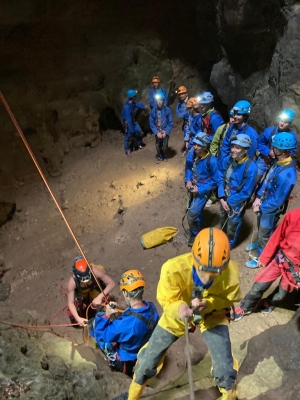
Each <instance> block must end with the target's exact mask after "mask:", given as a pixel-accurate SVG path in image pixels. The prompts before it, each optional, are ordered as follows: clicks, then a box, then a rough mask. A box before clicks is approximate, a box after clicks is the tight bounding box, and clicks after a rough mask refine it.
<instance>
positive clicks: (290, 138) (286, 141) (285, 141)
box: [272, 132, 297, 150]
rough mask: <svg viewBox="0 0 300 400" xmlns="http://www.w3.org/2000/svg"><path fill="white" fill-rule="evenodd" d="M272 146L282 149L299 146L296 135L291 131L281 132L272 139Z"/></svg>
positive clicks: (291, 148)
mask: <svg viewBox="0 0 300 400" xmlns="http://www.w3.org/2000/svg"><path fill="white" fill-rule="evenodd" d="M272 147H276V149H280V150H293V149H295V148H296V147H297V142H296V138H295V136H294V135H293V134H292V133H290V132H280V133H276V135H275V136H274V137H273V139H272Z"/></svg>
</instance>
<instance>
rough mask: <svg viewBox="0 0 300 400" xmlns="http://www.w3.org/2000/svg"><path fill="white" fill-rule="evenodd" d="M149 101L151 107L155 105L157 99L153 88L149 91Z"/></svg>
mask: <svg viewBox="0 0 300 400" xmlns="http://www.w3.org/2000/svg"><path fill="white" fill-rule="evenodd" d="M148 102H149V105H150V107H151V109H152V108H154V107H155V105H156V101H155V99H154V90H153V89H150V90H149V92H148Z"/></svg>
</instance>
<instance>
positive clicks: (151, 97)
mask: <svg viewBox="0 0 300 400" xmlns="http://www.w3.org/2000/svg"><path fill="white" fill-rule="evenodd" d="M151 83H152V89H150V90H149V92H148V102H149V105H150V109H151V110H152V108H154V107H155V106H156V99H155V95H156V94H157V93H163V94H164V99H165V105H166V106H167V105H168V101H169V96H168V92H167V90H166V89H165V88H164V87H162V86H161V85H160V78H159V76H153V78H152V81H151Z"/></svg>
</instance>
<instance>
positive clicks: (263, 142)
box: [256, 109, 298, 181]
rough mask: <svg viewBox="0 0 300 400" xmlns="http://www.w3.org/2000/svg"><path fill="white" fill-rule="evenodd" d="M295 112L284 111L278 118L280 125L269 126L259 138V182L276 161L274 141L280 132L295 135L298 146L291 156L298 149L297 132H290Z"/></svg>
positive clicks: (257, 162)
mask: <svg viewBox="0 0 300 400" xmlns="http://www.w3.org/2000/svg"><path fill="white" fill-rule="evenodd" d="M295 116H296V114H295V112H294V111H293V110H289V109H286V110H283V111H282V112H281V113H280V114H279V116H278V125H277V126H269V127H268V128H266V129H265V130H264V131H263V132H262V134H261V135H260V136H259V138H258V142H257V150H258V152H259V157H258V159H257V161H256V164H257V167H258V174H257V175H258V176H257V180H258V181H259V180H260V179H261V178H262V177H263V175H264V174H265V172H266V171H267V168H268V166H269V164H272V162H273V161H274V160H275V154H274V151H273V150H272V148H271V144H272V139H273V137H274V136H276V135H277V134H278V133H280V132H290V133H292V134H293V135H294V138H295V140H296V146H295V149H294V150H291V153H290V154H291V156H293V155H294V154H295V152H296V150H297V148H298V137H297V135H296V133H295V132H293V131H291V130H290V126H291V124H292V122H293V121H294V119H295Z"/></svg>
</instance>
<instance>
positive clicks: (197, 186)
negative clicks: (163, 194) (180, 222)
mask: <svg viewBox="0 0 300 400" xmlns="http://www.w3.org/2000/svg"><path fill="white" fill-rule="evenodd" d="M209 145H210V140H209V138H208V137H207V135H206V133H204V132H199V133H198V134H197V135H196V136H195V137H194V139H193V148H192V149H191V150H190V151H189V153H188V155H187V157H186V168H185V180H186V185H185V186H186V188H187V190H188V191H189V193H190V205H189V209H188V212H187V219H188V223H189V227H190V237H189V241H188V246H190V247H192V246H193V243H194V240H195V237H196V236H197V234H198V233H199V232H200V230H201V228H202V213H203V208H204V206H205V203H206V201H207V199H208V198H209V196H210V194H211V191H212V190H214V189H216V187H217V175H218V161H217V159H216V157H215V156H213V155H212V154H210V152H209V151H208V147H209Z"/></svg>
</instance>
